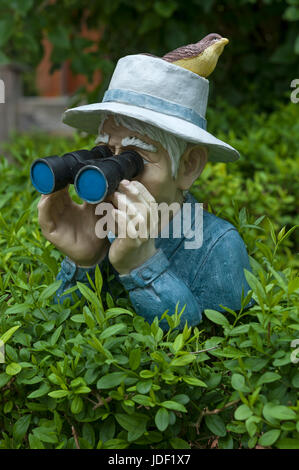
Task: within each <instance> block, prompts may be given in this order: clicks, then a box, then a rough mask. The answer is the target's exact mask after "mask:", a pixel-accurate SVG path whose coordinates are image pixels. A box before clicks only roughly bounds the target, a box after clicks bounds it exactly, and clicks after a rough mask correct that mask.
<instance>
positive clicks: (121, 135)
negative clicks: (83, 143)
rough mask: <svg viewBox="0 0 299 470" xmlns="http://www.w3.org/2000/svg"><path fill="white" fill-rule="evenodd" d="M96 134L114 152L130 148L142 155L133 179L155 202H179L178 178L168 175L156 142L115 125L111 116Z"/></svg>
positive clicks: (168, 165)
mask: <svg viewBox="0 0 299 470" xmlns="http://www.w3.org/2000/svg"><path fill="white" fill-rule="evenodd" d="M100 134H101V135H102V134H103V135H105V136H106V138H107V139H108V142H104V141H103V142H101V141H97V143H98V145H103V144H106V145H108V146H109V147H110V149H111V150H112V152H113V153H114V154H115V155H119V154H120V153H122V152H123V151H124V150H128V149H131V150H135V151H136V152H138V153H139V154H140V155H141V156H142V157H143V159H144V161H145V165H144V170H143V172H142V174H141V175H139V176H138V177H136V178H135V179H136V180H137V181H139V182H140V183H142V184H143V185H144V186H145V187H146V189H147V190H148V191H149V192H150V193H151V194H152V196H153V197H154V198H155V200H156V202H157V203H158V204H159V203H160V202H166V203H167V204H171V203H172V202H174V201H177V202H182V191H181V190H180V188H179V184H178V181H177V180H176V179H174V178H173V177H172V172H171V160H170V157H169V155H168V152H167V151H166V150H165V149H164V148H163V147H162V145H161V144H160V143H158V142H155V141H153V140H152V139H150V138H148V137H147V136H143V135H141V134H139V133H138V132H135V131H131V130H129V129H127V128H126V127H123V126H121V125H117V124H115V121H114V119H113V117H112V116H109V117H108V118H107V119H106V121H105V123H104V125H103V127H102V129H101V133H100ZM132 137H135V139H134V141H132V139H130V138H132ZM130 140H131V141H132V143H130ZM142 147H143V148H142Z"/></svg>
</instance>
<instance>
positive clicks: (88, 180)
mask: <svg viewBox="0 0 299 470" xmlns="http://www.w3.org/2000/svg"><path fill="white" fill-rule="evenodd" d="M143 168H144V163H143V158H142V157H141V156H140V155H139V153H137V152H135V151H134V150H127V151H124V152H122V153H121V154H120V155H117V156H115V155H113V153H112V152H111V150H110V149H109V147H107V146H106V145H100V146H97V147H94V148H93V149H91V150H76V151H74V152H69V153H66V154H64V155H63V156H62V157H58V156H57V155H54V156H51V157H45V158H38V159H37V160H35V161H34V162H33V164H32V165H31V169H30V177H31V182H32V184H33V186H34V187H35V188H36V189H37V191H39V192H40V193H41V194H51V193H54V192H56V191H59V190H60V189H63V188H65V187H66V186H67V185H68V184H73V185H74V186H75V190H76V192H77V194H78V196H79V197H80V198H81V199H83V200H84V201H86V202H89V203H91V204H97V203H99V202H102V201H103V200H104V199H105V198H106V197H107V196H109V195H110V194H112V193H114V191H115V190H116V189H117V188H118V185H119V183H120V182H121V180H123V179H128V180H132V179H133V178H135V177H136V176H137V175H139V174H140V173H141V172H142V171H143Z"/></svg>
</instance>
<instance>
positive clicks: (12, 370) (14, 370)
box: [5, 362, 22, 375]
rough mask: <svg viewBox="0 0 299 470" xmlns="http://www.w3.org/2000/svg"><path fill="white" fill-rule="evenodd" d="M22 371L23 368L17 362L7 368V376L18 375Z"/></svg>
mask: <svg viewBox="0 0 299 470" xmlns="http://www.w3.org/2000/svg"><path fill="white" fill-rule="evenodd" d="M21 370H22V367H21V366H20V364H17V363H16V362H11V363H10V364H8V366H7V367H6V369H5V372H6V373H7V375H17V374H19V373H20V372H21Z"/></svg>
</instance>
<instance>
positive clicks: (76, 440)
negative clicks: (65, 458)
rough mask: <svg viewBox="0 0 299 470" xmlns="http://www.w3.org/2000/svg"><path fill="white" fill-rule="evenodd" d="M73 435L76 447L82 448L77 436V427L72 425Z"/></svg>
mask: <svg viewBox="0 0 299 470" xmlns="http://www.w3.org/2000/svg"><path fill="white" fill-rule="evenodd" d="M72 435H73V437H74V440H75V444H76V448H77V449H80V446H79V441H78V436H77V433H76V429H75V427H74V426H72Z"/></svg>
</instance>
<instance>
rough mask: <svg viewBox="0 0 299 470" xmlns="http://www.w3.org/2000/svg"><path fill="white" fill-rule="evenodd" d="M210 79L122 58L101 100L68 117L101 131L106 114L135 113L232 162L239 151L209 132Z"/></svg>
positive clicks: (156, 62) (151, 60)
mask: <svg viewBox="0 0 299 470" xmlns="http://www.w3.org/2000/svg"><path fill="white" fill-rule="evenodd" d="M208 94H209V81H208V80H207V79H205V78H203V77H200V76H199V75H197V74H195V73H193V72H191V71H189V70H187V69H184V68H182V67H179V66H178V65H174V64H171V63H169V62H167V61H165V60H163V59H160V58H157V57H152V56H148V55H143V54H138V55H129V56H126V57H123V58H122V59H120V60H119V61H118V63H117V65H116V68H115V70H114V73H113V76H112V79H111V82H110V85H109V88H108V90H107V91H106V93H105V95H104V98H103V101H102V102H101V103H93V104H88V105H84V106H79V107H76V108H71V109H68V110H67V111H65V113H64V114H63V118H62V120H63V122H64V123H65V124H68V125H69V126H72V127H75V128H77V129H80V130H82V131H85V132H87V133H89V134H97V133H98V128H99V125H100V123H101V121H102V118H103V113H109V114H120V115H123V116H128V117H132V118H134V119H138V120H139V121H143V122H145V123H147V124H151V125H153V126H155V127H158V128H160V129H163V130H164V131H166V132H169V133H170V134H173V135H175V136H177V137H179V138H180V139H183V140H185V141H186V142H190V143H194V144H203V145H204V146H205V147H206V148H207V149H208V151H209V160H210V161H214V162H232V161H235V160H237V159H238V158H239V153H238V151H237V150H235V149H234V148H233V147H231V146H230V145H228V144H226V143H225V142H222V141H221V140H219V139H217V138H216V137H214V136H213V135H212V134H210V133H209V132H207V131H206V119H205V115H206V108H207V102H208Z"/></svg>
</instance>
